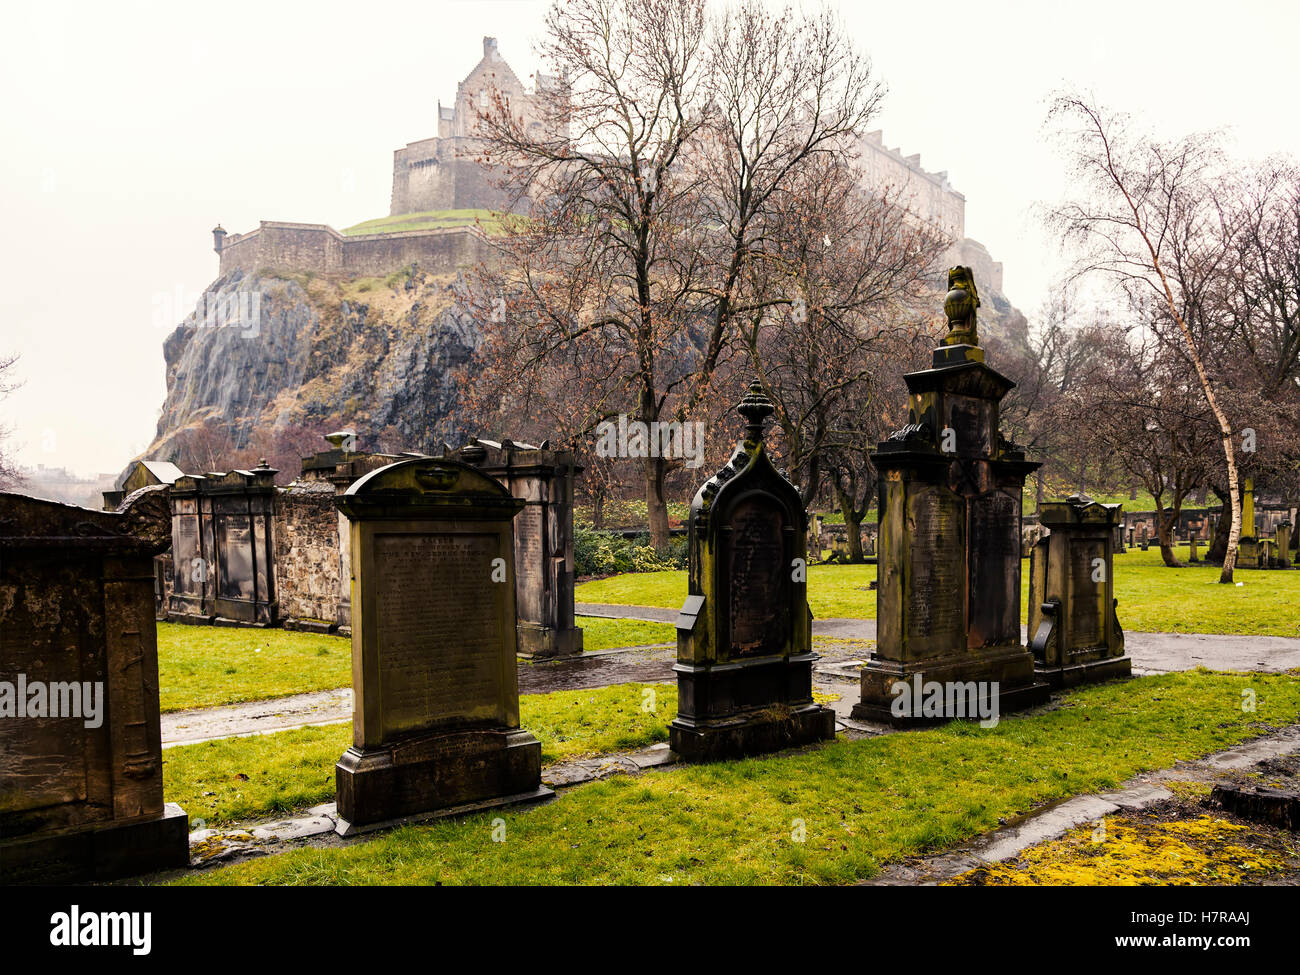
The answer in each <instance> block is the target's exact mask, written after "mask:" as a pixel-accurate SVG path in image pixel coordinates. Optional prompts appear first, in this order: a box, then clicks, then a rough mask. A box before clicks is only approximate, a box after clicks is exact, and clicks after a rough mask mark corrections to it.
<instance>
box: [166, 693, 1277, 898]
mask: <svg viewBox="0 0 1300 975" xmlns="http://www.w3.org/2000/svg"><path fill="white" fill-rule="evenodd" d="M1246 688H1251V689H1253V690H1254V691H1255V692H1256V694H1257V695H1258V711H1257V712H1255V713H1243V711H1242V710H1241V702H1242V691H1243V690H1244V689H1246ZM1297 716H1300V681H1297V680H1296V679H1295V675H1293V674H1283V675H1269V676H1264V675H1254V674H1252V675H1227V674H1212V673H1208V672H1205V671H1198V672H1194V673H1188V674H1167V675H1162V676H1159V677H1147V678H1140V679H1137V680H1133V681H1127V682H1122V683H1116V684H1109V685H1104V686H1098V687H1090V688H1086V689H1083V690H1079V691H1076V692H1074V693H1071V694H1069V695H1066V696H1065V698H1064V700H1063V702H1062V706H1061V707H1059V708H1057V709H1055V710H1053V711H1049V712H1047V713H1043V714H1037V715H1032V716H1021V717H1016V716H1012V717H1008V718H1004V719H1003V720H1002V722H1001V723H1000V724H999V725H998V726H997V727H996V728H992V729H982V728H979V727H978V726H977V725H973V724H967V723H960V724H953V725H949V726H946V727H943V728H938V729H934V730H929V731H917V732H909V733H905V734H895V735H887V736H884V737H880V738H870V739H864V740H859V741H840V742H836V743H835V744H832V745H828V746H826V747H824V748H820V749H815V750H811V751H807V752H803V753H796V754H788V755H783V756H779V757H774V758H766V759H750V760H746V761H741V762H724V763H716V764H712V765H703V766H691V767H685V768H680V769H675V770H672V771H663V772H657V773H651V774H646V775H641V776H637V777H628V776H618V777H613V778H610V779H606V780H602V781H599V782H594V783H591V784H588V785H584V786H580V787H577V788H575V789H573V790H571V791H570V792H568V793H566V794H565V795H564V796H562V797H561V798H560V800H559V801H557V802H555V803H552V804H550V805H547V806H543V807H540V808H535V809H532V810H514V811H494V812H492V813H489V814H483V815H476V816H469V817H466V818H462V819H456V820H444V821H439V822H437V823H433V824H430V825H425V826H415V827H405V828H402V829H399V830H395V831H393V832H391V833H388V834H385V835H383V836H380V837H378V838H376V839H373V840H370V841H368V842H365V843H360V844H356V845H352V846H348V847H342V848H329V849H320V848H299V849H295V850H292V851H290V852H287V853H283V854H280V855H277V856H270V857H263V858H259V859H257V860H253V861H248V862H245V863H241V864H237V865H233V866H231V867H227V868H223V869H218V870H214V871H211V872H203V873H198V874H190V875H189V876H187V877H185V878H184V879H183V881H182V882H184V883H190V884H207V883H213V884H420V885H433V884H466V883H473V884H548V883H549V884H692V883H701V884H831V883H848V882H851V881H854V880H856V879H861V878H867V877H871V876H873V875H874V874H876V873H877V872H878V871H879V869H880V867H881V865H882V864H884V863H887V862H889V861H894V860H898V859H900V858H902V857H904V856H908V855H913V854H920V853H925V852H929V851H933V850H937V849H941V848H944V847H947V846H950V845H952V844H954V843H957V842H959V841H961V840H964V839H967V838H969V837H971V836H973V835H975V834H977V833H980V832H984V831H986V830H988V829H991V828H993V827H995V826H996V825H998V823H999V821H1000V820H1002V819H1005V818H1008V817H1012V816H1015V815H1018V814H1023V813H1025V812H1028V811H1030V810H1031V809H1033V808H1034V807H1036V806H1038V805H1041V804H1043V803H1046V802H1050V801H1053V800H1057V799H1061V798H1064V797H1066V796H1071V795H1077V794H1080V793H1086V792H1093V791H1097V790H1103V789H1110V788H1114V787H1116V786H1118V785H1119V784H1120V783H1121V782H1123V781H1125V780H1126V779H1128V778H1130V777H1132V776H1133V775H1136V774H1138V773H1140V772H1143V771H1147V770H1150V769H1155V768H1165V767H1168V766H1170V765H1172V764H1173V763H1174V762H1176V761H1179V760H1187V759H1192V758H1196V757H1198V756H1200V755H1204V754H1206V753H1208V752H1212V751H1215V750H1218V749H1222V748H1225V747H1228V746H1230V745H1233V744H1236V743H1238V742H1241V741H1243V740H1246V739H1248V738H1251V737H1255V736H1257V735H1258V734H1260V733H1262V732H1263V731H1264V730H1265V726H1264V725H1263V724H1262V723H1263V722H1267V723H1268V724H1270V725H1272V726H1280V725H1285V724H1290V723H1293V722H1294V721H1296V719H1297ZM498 817H499V818H501V819H503V820H504V821H505V835H504V842H494V841H493V832H494V831H493V820H494V819H496V818H498ZM801 830H802V842H801V841H800V836H801V832H800V831H801ZM497 835H498V836H499V835H500V833H499V831H498V832H497Z"/></svg>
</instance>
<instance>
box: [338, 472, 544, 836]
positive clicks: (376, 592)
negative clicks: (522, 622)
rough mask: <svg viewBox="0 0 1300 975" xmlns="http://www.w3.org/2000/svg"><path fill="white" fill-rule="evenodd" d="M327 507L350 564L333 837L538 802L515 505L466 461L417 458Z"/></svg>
mask: <svg viewBox="0 0 1300 975" xmlns="http://www.w3.org/2000/svg"><path fill="white" fill-rule="evenodd" d="M335 503H336V504H337V506H338V508H339V510H340V511H342V512H343V513H344V514H345V515H346V516H347V518H348V525H349V530H350V534H351V554H352V564H351V584H352V688H353V711H352V732H353V737H352V747H351V748H349V749H348V750H347V751H346V752H345V753H344V755H343V757H342V758H341V759H339V762H338V765H337V766H336V781H337V791H338V810H339V818H340V819H339V824H338V832H339V833H340V834H342V835H345V836H346V835H350V834H352V833H355V832H358V831H359V830H362V829H364V828H366V827H373V826H374V825H375V824H379V823H384V822H388V821H392V820H398V819H402V818H407V817H414V816H426V815H437V814H446V813H449V812H459V811H464V810H466V809H469V808H485V807H488V806H496V805H504V804H506V803H512V802H523V801H530V800H534V799H541V798H545V797H547V796H550V795H551V794H552V793H551V791H550V790H549V789H545V788H543V787H542V786H541V746H540V745H539V744H538V742H537V740H536V739H535V738H534V737H533V736H532V735H531V734H529V733H528V732H526V731H522V730H521V729H520V727H519V687H518V679H517V675H516V662H515V641H516V633H515V622H516V620H515V587H514V537H513V533H512V531H511V521H512V519H513V518H514V517H515V515H516V514H518V512H519V510H520V509H521V508H522V507H523V506H524V505H523V502H522V501H519V500H517V499H515V498H513V497H511V496H510V492H508V491H507V490H506V489H505V488H504V487H502V486H501V485H500V484H499V483H498V482H497V481H495V480H493V479H492V478H490V477H488V476H487V475H486V474H484V473H482V472H481V471H477V470H475V469H474V468H472V467H470V466H468V465H466V464H461V463H458V462H456V461H451V460H447V459H442V458H429V457H415V458H411V459H410V460H403V461H398V462H397V463H394V464H389V465H388V466H386V467H381V468H379V469H378V470H375V471H372V472H371V473H369V474H367V475H366V476H364V477H362V478H361V479H360V480H358V481H356V482H355V483H354V484H352V486H351V487H349V488H348V490H347V491H346V492H345V493H344V494H343V495H341V496H340V497H338V498H337V499H336V500H335Z"/></svg>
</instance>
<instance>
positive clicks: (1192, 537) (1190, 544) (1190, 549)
mask: <svg viewBox="0 0 1300 975" xmlns="http://www.w3.org/2000/svg"><path fill="white" fill-rule="evenodd" d="M1196 541H1197V539H1196V532H1191V533H1189V534H1188V536H1187V561H1188V562H1192V563H1197V562H1200V561H1201V558H1200V556H1199V555H1198V554H1197V552H1196Z"/></svg>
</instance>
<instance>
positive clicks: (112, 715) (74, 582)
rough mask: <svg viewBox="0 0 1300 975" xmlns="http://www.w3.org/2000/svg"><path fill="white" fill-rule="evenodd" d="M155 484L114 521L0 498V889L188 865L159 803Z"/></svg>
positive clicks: (163, 516)
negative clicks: (5, 885) (0, 884)
mask: <svg viewBox="0 0 1300 975" xmlns="http://www.w3.org/2000/svg"><path fill="white" fill-rule="evenodd" d="M166 491H167V489H166V488H165V487H148V488H143V489H141V490H139V491H136V492H134V493H132V494H131V495H129V496H128V497H127V498H126V499H125V500H124V501H123V503H122V506H121V507H120V508H119V509H118V510H117V511H116V512H104V511H92V510H90V509H87V508H77V507H74V506H72V505H65V504H58V503H56V502H52V501H38V500H36V499H34V498H27V497H23V496H21V495H17V494H0V783H3V787H2V788H0V881H3V882H5V883H45V884H56V883H71V882H79V881H89V880H108V879H111V878H114V877H121V876H126V875H129V874H134V873H144V872H147V871H151V870H160V869H164V868H169V867H183V866H185V865H186V864H187V863H188V862H189V820H188V817H186V815H185V813H184V811H183V810H181V808H180V807H179V806H176V805H174V804H172V803H164V801H163V777H162V738H161V730H160V727H159V720H158V648H157V638H156V635H155V634H156V627H155V621H154V603H153V569H152V563H153V557H154V556H155V555H156V554H157V553H159V552H161V551H163V550H164V549H165V548H166V547H167V545H168V544H169V542H170V532H169V529H170V514H169V512H168V509H167V496H166Z"/></svg>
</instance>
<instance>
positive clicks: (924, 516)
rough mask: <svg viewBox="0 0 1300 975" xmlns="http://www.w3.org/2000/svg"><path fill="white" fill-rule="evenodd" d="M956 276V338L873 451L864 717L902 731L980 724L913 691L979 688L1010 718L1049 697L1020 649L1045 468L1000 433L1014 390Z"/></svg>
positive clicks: (916, 383) (950, 312)
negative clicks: (1027, 508)
mask: <svg viewBox="0 0 1300 975" xmlns="http://www.w3.org/2000/svg"><path fill="white" fill-rule="evenodd" d="M948 278H949V287H950V290H949V292H948V296H947V299H946V301H945V304H944V308H945V311H946V313H947V316H948V325H949V333H948V335H947V337H946V338H945V339H944V343H943V344H942V345H941V346H940V347H939V348H938V349H936V350H935V351H934V356H933V367H932V368H930V369H926V370H923V371H921V372H914V373H910V374H908V375H907V376H906V377H905V378H906V381H907V387H908V391H909V393H910V402H911V406H910V416H909V422H908V424H907V425H906V426H904V427H903V428H902V429H901V430H899V431H897V432H896V433H894V434H893V435H892V436H891V437H890V438H889V439H888V440H886V441H884V442H883V443H881V444H880V445H879V447H878V448H877V450H876V451H875V453H873V454H872V462H873V463H874V464H875V466H876V469H877V471H878V473H879V488H878V510H879V512H880V525H879V538H880V543H879V548H878V552H879V569H878V573H877V575H878V580H879V582H878V588H877V590H876V606H877V609H876V617H877V646H876V650H875V652H874V653H873V654H872V656H871V659H870V661H869V662H868V663H867V665H866V666H865V667H864V668H863V669H862V699H861V701H860V702H859V703H858V705H857V706H856V707H855V708H854V711H853V714H854V716H855V717H858V718H861V719H864V720H869V721H877V722H886V723H890V724H895V725H906V724H913V723H929V722H933V721H935V720H946V719H948V718H952V717H964V716H972V715H969V714H964V713H956V712H955V711H954V710H953V709H952V708H948V707H945V708H943V709H940V712H941V713H938V714H936V713H935V712H934V711H933V710H930V712H929V713H926V711H925V710H924V709H922V708H921V704H922V702H921V701H920V700H919V697H920V695H912V694H910V691H909V689H910V688H913V687H919V688H922V689H923V690H926V693H927V694H928V693H929V692H928V690H927V687H937V688H939V689H940V690H941V691H942V690H943V689H944V688H951V687H953V686H955V685H958V684H961V685H966V684H969V683H971V682H973V683H974V686H975V687H976V689H977V691H979V692H980V693H982V694H984V695H985V696H986V697H987V696H991V695H996V699H997V702H998V706H999V707H1000V709H1001V710H1003V711H1009V710H1015V709H1017V708H1024V707H1030V706H1032V705H1035V704H1039V703H1042V702H1043V701H1045V700H1047V697H1048V693H1049V689H1048V686H1047V685H1046V684H1045V683H1043V682H1041V681H1039V680H1038V679H1037V678H1035V676H1034V660H1033V656H1032V655H1031V654H1030V653H1029V651H1028V650H1027V649H1026V648H1025V647H1024V646H1023V645H1022V644H1021V642H1020V542H1021V522H1020V504H1021V492H1022V489H1023V487H1024V482H1025V477H1026V476H1027V475H1028V474H1029V473H1031V472H1032V471H1034V470H1036V469H1037V468H1038V467H1039V466H1041V465H1039V464H1037V463H1033V462H1030V461H1026V460H1025V455H1024V452H1023V450H1022V449H1021V448H1019V447H1016V446H1015V445H1014V444H1012V443H1010V442H1008V441H1007V440H1006V438H1005V437H1003V436H1002V434H1001V432H1000V430H999V403H1000V401H1001V400H1002V398H1003V397H1004V396H1005V395H1006V394H1007V393H1008V392H1009V391H1010V390H1011V389H1012V388H1013V387H1014V385H1015V384H1014V383H1012V382H1011V381H1010V380H1009V379H1007V378H1006V377H1004V376H1002V375H1001V374H999V373H998V372H996V371H994V370H993V369H991V368H989V367H988V366H987V365H986V364H985V363H984V350H983V349H981V348H980V347H979V344H978V333H977V328H976V312H975V309H976V308H977V307H978V305H979V299H978V296H977V294H976V290H975V283H974V281H973V280H972V278H971V275H970V271H969V269H968V268H962V267H958V268H954V269H952V270H951V271H949V272H948ZM930 699H931V700H933V697H932V696H931V697H930Z"/></svg>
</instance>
